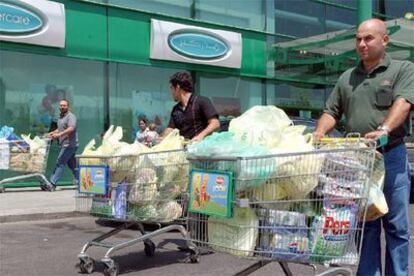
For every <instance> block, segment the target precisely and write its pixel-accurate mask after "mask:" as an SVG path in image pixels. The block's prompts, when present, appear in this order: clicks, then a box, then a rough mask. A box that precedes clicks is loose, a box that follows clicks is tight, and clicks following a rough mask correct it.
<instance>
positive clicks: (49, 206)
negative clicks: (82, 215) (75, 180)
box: [0, 188, 76, 223]
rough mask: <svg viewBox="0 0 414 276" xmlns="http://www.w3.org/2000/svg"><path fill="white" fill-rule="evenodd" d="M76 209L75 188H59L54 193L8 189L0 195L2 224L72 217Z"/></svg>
mask: <svg viewBox="0 0 414 276" xmlns="http://www.w3.org/2000/svg"><path fill="white" fill-rule="evenodd" d="M75 207H76V201H75V190H74V189H73V188H72V189H70V188H58V190H57V191H56V192H53V193H51V192H44V191H41V190H40V188H18V189H6V192H4V193H0V223H1V222H9V221H15V220H30V219H36V218H45V217H47V218H53V217H61V216H64V215H66V216H67V215H72V214H73V212H74V211H75Z"/></svg>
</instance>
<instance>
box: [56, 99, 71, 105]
mask: <svg viewBox="0 0 414 276" xmlns="http://www.w3.org/2000/svg"><path fill="white" fill-rule="evenodd" d="M61 101H64V102H66V103H67V104H68V106H70V102H69V101H68V100H67V99H60V100H59V103H60V102H61Z"/></svg>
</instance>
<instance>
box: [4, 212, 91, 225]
mask: <svg viewBox="0 0 414 276" xmlns="http://www.w3.org/2000/svg"><path fill="white" fill-rule="evenodd" d="M86 216H89V214H88V213H81V212H78V211H71V212H60V213H37V214H22V215H6V216H0V223H9V222H21V221H36V220H52V219H61V218H71V217H86Z"/></svg>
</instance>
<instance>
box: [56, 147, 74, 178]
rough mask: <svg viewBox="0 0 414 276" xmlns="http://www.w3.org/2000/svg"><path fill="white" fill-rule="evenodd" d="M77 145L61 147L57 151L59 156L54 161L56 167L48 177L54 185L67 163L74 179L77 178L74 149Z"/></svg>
mask: <svg viewBox="0 0 414 276" xmlns="http://www.w3.org/2000/svg"><path fill="white" fill-rule="evenodd" d="M77 149H78V147H61V148H60V151H59V156H58V158H57V161H56V167H55V170H54V171H53V174H52V176H51V177H50V183H52V184H53V185H56V183H57V182H58V181H59V179H60V178H61V177H62V175H63V172H64V171H65V166H66V165H68V167H69V169H70V170H71V171H72V173H73V176H74V177H75V179H78V173H77V169H76V158H75V154H76V150H77Z"/></svg>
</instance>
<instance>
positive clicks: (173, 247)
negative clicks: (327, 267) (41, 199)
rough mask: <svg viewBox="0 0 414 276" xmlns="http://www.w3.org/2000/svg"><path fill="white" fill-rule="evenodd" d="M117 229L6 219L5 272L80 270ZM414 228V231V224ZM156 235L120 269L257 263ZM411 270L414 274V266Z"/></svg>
mask: <svg viewBox="0 0 414 276" xmlns="http://www.w3.org/2000/svg"><path fill="white" fill-rule="evenodd" d="M411 221H413V222H414V205H411ZM111 229H113V228H112V227H108V225H102V224H96V223H95V218H92V217H77V218H65V219H58V220H49V221H28V222H14V223H1V224H0V275H2V276H23V275H27V276H31V275H36V276H37V275H42V276H49V275H50V276H52V275H53V276H57V275H64V276H66V275H68V276H69V275H80V274H79V269H78V268H77V267H76V266H75V265H76V264H77V263H78V262H79V260H78V258H77V255H78V254H79V252H80V251H81V248H82V246H83V245H84V244H85V242H87V241H89V240H92V239H94V238H96V237H97V236H98V235H101V234H102V233H104V232H106V231H109V230H111ZM411 233H412V236H414V230H413V227H412V229H411ZM137 234H138V231H136V230H126V231H124V232H121V233H119V234H118V235H117V236H116V238H112V239H111V241H112V242H120V241H124V240H128V239H131V238H133V237H136V235H137ZM412 238H414V237H412ZM153 241H154V243H155V244H156V245H157V248H156V252H155V256H154V257H147V256H146V255H145V253H144V246H143V244H142V243H139V244H136V245H134V246H132V247H129V248H125V249H123V250H121V251H118V252H116V253H115V254H114V260H115V261H116V262H117V263H118V264H119V267H120V275H151V276H156V275H198V276H199V275H220V276H221V275H234V274H235V273H237V272H239V271H242V270H243V269H245V268H247V267H249V266H250V265H252V264H254V263H256V261H255V260H248V259H244V258H238V257H234V256H231V255H226V254H220V253H215V254H210V255H204V256H201V259H200V262H199V263H197V264H185V263H180V262H179V260H180V259H183V258H185V257H186V253H184V252H180V251H178V250H177V245H183V244H184V243H183V241H182V240H181V238H180V235H179V233H177V232H173V233H166V234H163V235H160V236H157V237H154V238H153ZM412 249H413V250H412V251H413V252H414V246H412ZM88 252H89V254H90V256H91V257H94V258H95V259H96V260H100V258H102V257H103V256H104V254H105V252H106V251H105V249H103V248H96V247H94V248H91V249H90V251H88ZM290 267H291V269H292V272H293V274H294V275H312V273H313V269H312V268H310V267H308V266H304V265H300V264H293V265H290ZM103 269H104V265H103V264H102V263H99V262H98V264H97V266H96V271H95V272H93V273H92V274H91V275H102V274H103ZM251 275H253V276H259V275H284V274H283V272H282V270H281V268H280V266H279V264H278V263H275V262H272V263H270V264H268V265H266V266H264V267H262V268H261V269H260V270H257V271H256V272H254V273H253V274H251ZM411 275H414V270H412V273H411Z"/></svg>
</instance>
